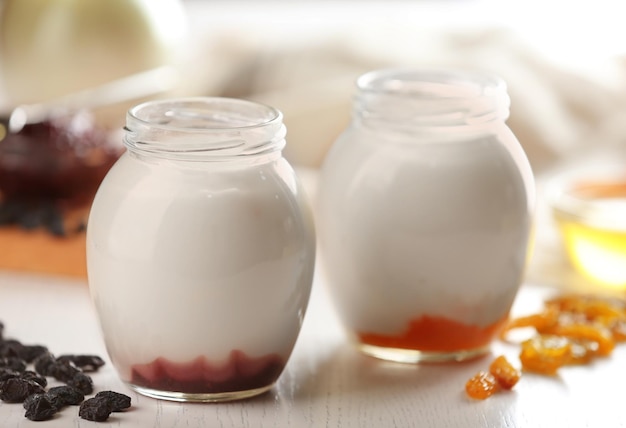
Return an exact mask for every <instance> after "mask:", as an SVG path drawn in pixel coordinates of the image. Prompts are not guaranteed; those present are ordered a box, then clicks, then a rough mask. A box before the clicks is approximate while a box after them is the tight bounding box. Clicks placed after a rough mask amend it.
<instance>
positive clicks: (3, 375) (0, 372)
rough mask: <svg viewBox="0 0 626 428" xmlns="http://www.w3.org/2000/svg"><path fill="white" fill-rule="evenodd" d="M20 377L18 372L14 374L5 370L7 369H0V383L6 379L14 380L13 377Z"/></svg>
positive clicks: (9, 370)
mask: <svg viewBox="0 0 626 428" xmlns="http://www.w3.org/2000/svg"><path fill="white" fill-rule="evenodd" d="M20 376H21V373H20V372H16V371H14V370H11V369H7V368H0V382H2V381H4V380H7V379H11V378H14V377H20Z"/></svg>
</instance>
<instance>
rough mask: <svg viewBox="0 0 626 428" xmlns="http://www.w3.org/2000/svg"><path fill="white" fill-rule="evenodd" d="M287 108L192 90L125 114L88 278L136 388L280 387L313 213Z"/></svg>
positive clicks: (170, 394)
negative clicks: (291, 143)
mask: <svg viewBox="0 0 626 428" xmlns="http://www.w3.org/2000/svg"><path fill="white" fill-rule="evenodd" d="M285 134H286V130H285V126H284V125H283V122H282V114H281V113H280V112H279V111H277V110H276V109H274V108H272V107H269V106H265V105H261V104H256V103H253V102H249V101H243V100H236V99H227V98H189V99H187V98H186V99H174V100H161V101H154V102H149V103H146V104H141V105H139V106H136V107H134V108H132V109H131V110H130V111H129V113H128V115H127V122H126V129H125V136H124V143H125V146H126V148H127V151H126V153H124V154H123V155H122V156H121V158H120V159H119V161H118V162H117V163H116V164H115V165H114V166H113V168H112V169H111V170H110V171H109V173H108V174H107V176H106V177H105V179H104V181H103V182H102V185H101V186H100V188H99V190H98V192H97V194H96V198H95V200H94V203H93V206H92V209H91V213H90V217H89V223H88V226H87V262H88V278H89V287H90V290H91V293H92V297H93V300H94V302H95V306H96V309H97V312H98V316H99V320H100V325H101V327H102V332H103V334H104V339H105V343H106V347H107V350H108V353H109V355H110V357H111V360H112V362H113V365H114V366H115V368H116V370H117V372H118V374H119V376H120V378H121V379H122V380H123V381H124V382H126V383H127V384H128V385H129V386H130V387H131V388H133V389H135V390H136V391H138V392H140V393H142V394H144V395H147V396H151V397H155V398H162V399H167V400H175V401H202V402H205V401H226V400H235V399H242V398H246V397H250V396H254V395H257V394H261V393H262V392H265V391H267V390H269V389H270V388H271V387H272V385H273V384H274V383H275V382H276V380H277V379H278V377H279V375H280V374H281V373H282V371H283V369H284V367H285V365H286V364H287V360H288V358H289V356H290V354H291V351H292V349H293V347H294V344H295V342H296V338H297V336H298V334H299V331H300V327H301V324H302V320H303V317H304V313H305V311H306V307H307V302H308V299H309V293H310V290H311V284H312V278H313V268H314V262H315V237H314V231H313V223H312V217H311V214H310V211H309V207H308V203H307V201H306V199H305V197H304V194H303V192H302V188H301V186H300V184H299V181H298V180H297V177H296V176H295V173H294V171H293V170H292V169H291V167H290V166H289V164H288V163H287V161H286V160H285V159H284V158H283V157H282V148H283V147H284V145H285Z"/></svg>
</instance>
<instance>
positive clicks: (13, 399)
mask: <svg viewBox="0 0 626 428" xmlns="http://www.w3.org/2000/svg"><path fill="white" fill-rule="evenodd" d="M44 392H45V390H44V389H43V387H42V386H41V385H39V384H38V383H37V382H33V381H32V380H26V379H21V378H18V377H16V378H12V379H7V380H5V381H3V382H2V383H0V400H2V401H4V402H6V403H21V402H23V401H24V400H25V399H26V397H28V396H29V395H32V394H43V393H44Z"/></svg>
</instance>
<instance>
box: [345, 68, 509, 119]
mask: <svg viewBox="0 0 626 428" xmlns="http://www.w3.org/2000/svg"><path fill="white" fill-rule="evenodd" d="M357 89H358V92H357V95H356V99H355V103H354V112H353V113H354V118H355V120H357V121H362V122H364V123H365V124H369V125H373V126H383V127H391V128H408V129H415V128H424V129H428V130H429V131H430V130H436V129H451V128H463V129H467V128H468V127H470V128H480V127H482V126H489V124H492V123H501V122H504V121H505V120H506V119H507V118H508V116H509V105H510V99H509V96H508V94H507V88H506V84H505V83H504V81H503V80H502V79H500V78H499V77H496V76H493V75H490V74H483V73H478V72H466V71H460V70H458V71H457V70H436V69H433V70H428V69H425V70H422V69H404V70H403V69H389V70H378V71H372V72H369V73H366V74H364V75H362V76H361V77H360V78H359V79H358V80H357Z"/></svg>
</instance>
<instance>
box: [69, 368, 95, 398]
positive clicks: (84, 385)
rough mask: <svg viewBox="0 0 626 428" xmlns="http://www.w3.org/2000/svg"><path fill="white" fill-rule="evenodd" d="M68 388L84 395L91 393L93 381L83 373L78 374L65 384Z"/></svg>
mask: <svg viewBox="0 0 626 428" xmlns="http://www.w3.org/2000/svg"><path fill="white" fill-rule="evenodd" d="M66 383H67V384H68V385H69V386H72V387H74V388H76V389H78V390H79V391H80V392H82V393H83V394H85V395H89V394H91V393H92V392H93V380H92V379H91V378H90V377H89V376H87V375H86V374H85V373H82V372H79V373H76V374H75V375H74V377H72V378H71V379H69V380H68V381H67V382H66Z"/></svg>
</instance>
